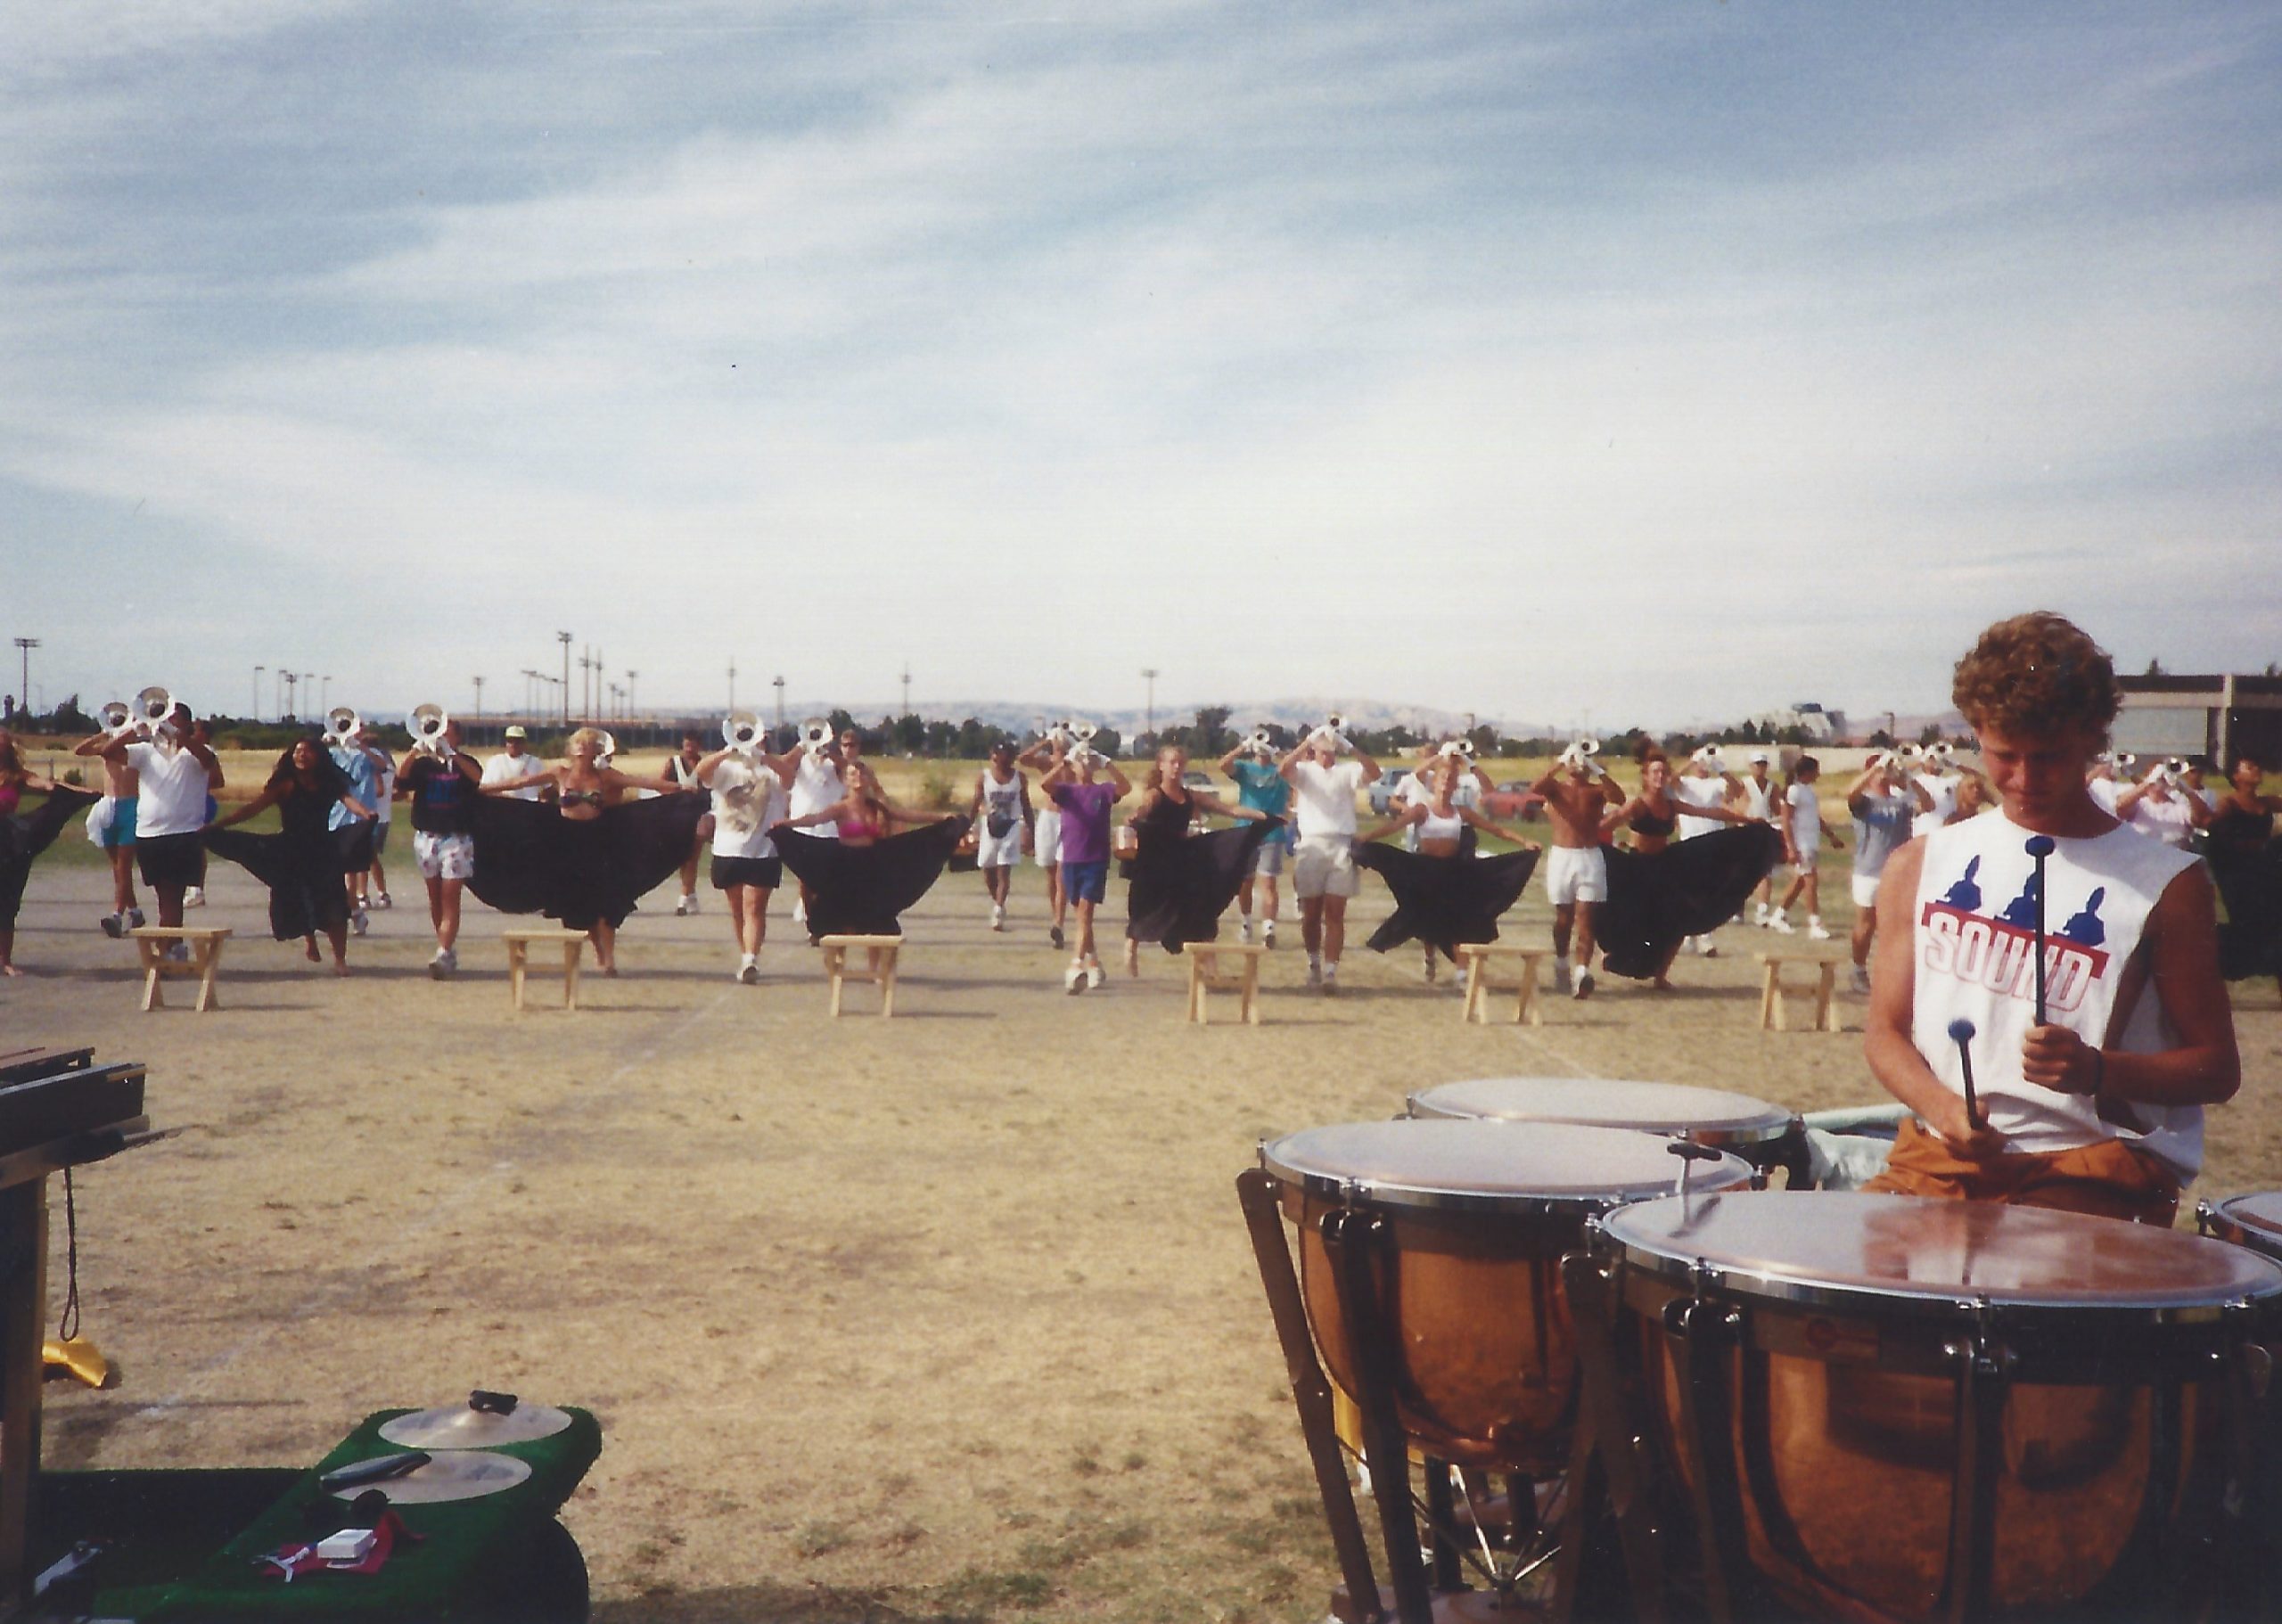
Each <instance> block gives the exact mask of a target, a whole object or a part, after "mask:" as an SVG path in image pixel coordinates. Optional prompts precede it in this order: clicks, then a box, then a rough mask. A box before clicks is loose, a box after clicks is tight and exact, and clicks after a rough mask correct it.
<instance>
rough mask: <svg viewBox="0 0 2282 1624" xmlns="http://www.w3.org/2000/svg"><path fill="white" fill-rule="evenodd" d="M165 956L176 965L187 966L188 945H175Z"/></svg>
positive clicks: (178, 943) (188, 956) (169, 948)
mask: <svg viewBox="0 0 2282 1624" xmlns="http://www.w3.org/2000/svg"><path fill="white" fill-rule="evenodd" d="M167 956H168V958H170V959H172V960H173V961H174V962H175V963H176V964H188V963H190V944H189V943H188V942H176V943H175V944H174V946H172V947H168V949H167Z"/></svg>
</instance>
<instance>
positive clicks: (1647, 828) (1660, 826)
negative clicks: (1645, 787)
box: [1631, 800, 1679, 836]
mask: <svg viewBox="0 0 2282 1624" xmlns="http://www.w3.org/2000/svg"><path fill="white" fill-rule="evenodd" d="M1631 824H1632V833H1635V834H1646V835H1651V836H1654V835H1665V834H1670V833H1671V832H1672V831H1673V830H1675V829H1677V828H1679V815H1678V814H1676V813H1675V814H1674V815H1673V816H1670V817H1658V816H1656V815H1655V814H1654V812H1651V811H1649V810H1648V803H1647V802H1646V801H1645V800H1644V801H1642V802H1641V803H1640V809H1639V810H1638V812H1635V813H1634V814H1633V815H1632V817H1631Z"/></svg>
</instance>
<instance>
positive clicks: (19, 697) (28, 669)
mask: <svg viewBox="0 0 2282 1624" xmlns="http://www.w3.org/2000/svg"><path fill="white" fill-rule="evenodd" d="M38 646H39V639H38V638H37V637H19V638H17V639H16V652H18V653H20V654H21V655H22V656H23V660H24V680H23V685H22V686H21V687H20V688H18V689H17V690H16V709H19V710H27V711H28V710H29V709H31V708H32V651H33V650H34V649H36V648H37V647H38Z"/></svg>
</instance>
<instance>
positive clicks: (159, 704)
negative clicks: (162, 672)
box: [130, 684, 175, 739]
mask: <svg viewBox="0 0 2282 1624" xmlns="http://www.w3.org/2000/svg"><path fill="white" fill-rule="evenodd" d="M174 713H175V696H174V694H173V693H171V692H169V691H168V690H167V689H165V688H161V687H159V686H157V685H155V684H154V685H152V686H150V687H148V688H145V689H144V690H143V692H142V693H138V694H136V695H135V705H134V710H133V714H132V717H131V718H130V719H131V720H132V721H133V722H134V724H135V726H138V727H141V728H144V729H147V730H148V731H149V733H150V734H151V736H152V738H154V739H157V738H167V739H171V738H172V737H174V732H175V730H174V724H173V723H172V722H170V721H168V718H169V717H171V716H173V715H174Z"/></svg>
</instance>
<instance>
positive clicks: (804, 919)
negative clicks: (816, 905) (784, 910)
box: [792, 902, 809, 925]
mask: <svg viewBox="0 0 2282 1624" xmlns="http://www.w3.org/2000/svg"><path fill="white" fill-rule="evenodd" d="M792 923H794V924H796V925H804V924H806V923H809V905H808V904H807V903H805V902H796V903H794V904H793V905H792Z"/></svg>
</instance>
